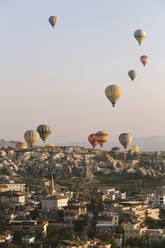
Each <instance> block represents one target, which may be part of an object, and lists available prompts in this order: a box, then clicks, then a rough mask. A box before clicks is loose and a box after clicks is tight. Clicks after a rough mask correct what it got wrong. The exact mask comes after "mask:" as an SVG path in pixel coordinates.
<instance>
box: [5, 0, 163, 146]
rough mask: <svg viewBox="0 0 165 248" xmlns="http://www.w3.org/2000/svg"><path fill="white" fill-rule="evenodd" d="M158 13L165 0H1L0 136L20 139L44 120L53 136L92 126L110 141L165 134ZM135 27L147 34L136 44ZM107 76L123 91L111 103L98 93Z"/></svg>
mask: <svg viewBox="0 0 165 248" xmlns="http://www.w3.org/2000/svg"><path fill="white" fill-rule="evenodd" d="M164 13H165V1H164V0H145V1H144V0H83V1H82V0H0V47H1V52H0V72H1V73H0V80H1V90H0V106H1V129H0V130H1V132H0V138H2V139H7V140H23V135H24V132H25V131H26V130H27V129H36V127H37V126H38V125H39V124H42V123H44V124H48V125H50V126H51V127H52V129H53V132H52V135H51V136H50V138H48V142H53V143H60V142H62V143H65V142H66V143H67V142H71V141H80V140H86V139H87V136H88V134H90V133H93V132H96V131H98V130H106V131H107V132H108V133H109V134H110V140H113V141H114V140H117V139H118V135H119V134H120V133H121V132H130V133H132V135H133V136H134V137H143V136H157V135H162V136H164V135H165V99H164V95H165V83H164V70H165V32H164V30H165V15H164ZM51 15H56V16H58V17H59V23H58V24H57V26H56V27H55V29H53V28H52V27H51V26H50V24H49V22H48V18H49V16H51ZM136 29H143V30H144V31H145V32H146V34H147V36H146V39H145V40H144V42H143V44H142V46H141V47H140V46H139V45H138V43H137V41H136V40H135V39H134V37H133V33H134V31H135V30H136ZM144 54H145V55H148V56H149V63H148V64H147V65H146V67H144V66H143V65H142V64H141V63H140V60H139V59H140V56H141V55H144ZM130 69H136V70H137V72H138V76H137V78H136V79H135V82H133V83H132V81H131V80H130V79H129V77H128V71H129V70H130ZM110 84H118V85H119V86H120V87H121V89H122V92H123V95H122V96H121V99H120V100H119V102H118V103H117V106H116V108H112V107H111V103H110V102H109V101H108V99H107V98H106V97H105V94H104V91H105V88H106V87H107V86H108V85H110Z"/></svg>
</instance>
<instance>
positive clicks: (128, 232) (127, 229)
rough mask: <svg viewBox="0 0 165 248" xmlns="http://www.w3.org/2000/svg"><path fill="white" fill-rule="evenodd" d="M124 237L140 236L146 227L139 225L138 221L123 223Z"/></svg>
mask: <svg viewBox="0 0 165 248" xmlns="http://www.w3.org/2000/svg"><path fill="white" fill-rule="evenodd" d="M123 228H124V236H125V239H126V240H127V239H129V238H135V237H138V238H140V237H141V235H142V234H144V233H145V231H146V229H147V227H145V226H144V227H141V226H140V223H131V222H129V223H125V224H123Z"/></svg>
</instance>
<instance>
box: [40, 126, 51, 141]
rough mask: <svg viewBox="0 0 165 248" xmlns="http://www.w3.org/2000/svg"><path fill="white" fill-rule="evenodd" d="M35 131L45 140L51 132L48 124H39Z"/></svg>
mask: <svg viewBox="0 0 165 248" xmlns="http://www.w3.org/2000/svg"><path fill="white" fill-rule="evenodd" d="M37 132H38V133H39V135H40V138H41V139H42V140H43V142H45V140H46V139H47V138H48V136H49V135H50V134H51V132H52V130H51V128H50V127H49V126H48V125H39V126H38V127H37Z"/></svg>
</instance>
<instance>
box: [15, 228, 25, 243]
mask: <svg viewBox="0 0 165 248" xmlns="http://www.w3.org/2000/svg"><path fill="white" fill-rule="evenodd" d="M25 236H26V233H25V232H24V231H22V230H18V231H16V232H15V233H14V240H15V241H22V238H23V237H25Z"/></svg>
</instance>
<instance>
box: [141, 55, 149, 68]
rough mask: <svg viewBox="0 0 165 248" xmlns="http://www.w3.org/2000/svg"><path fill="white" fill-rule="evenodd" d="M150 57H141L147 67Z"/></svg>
mask: <svg viewBox="0 0 165 248" xmlns="http://www.w3.org/2000/svg"><path fill="white" fill-rule="evenodd" d="M148 60H149V57H148V56H147V55H143V56H141V57H140V61H141V62H142V64H143V65H144V66H145V65H146V64H147V63H148Z"/></svg>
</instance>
